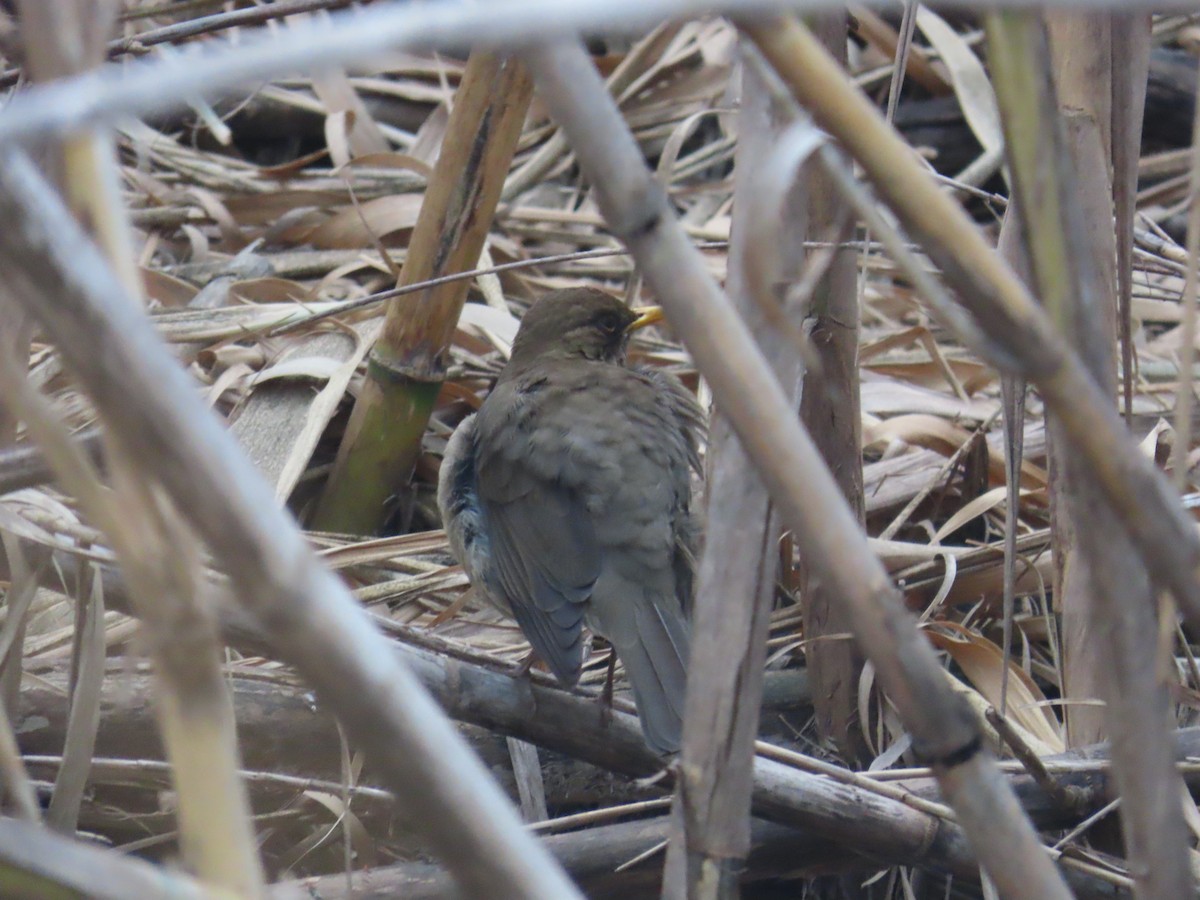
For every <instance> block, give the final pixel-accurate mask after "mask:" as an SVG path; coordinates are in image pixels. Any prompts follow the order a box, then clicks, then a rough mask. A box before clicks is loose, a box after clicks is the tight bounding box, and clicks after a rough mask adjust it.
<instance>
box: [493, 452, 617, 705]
mask: <svg viewBox="0 0 1200 900" xmlns="http://www.w3.org/2000/svg"><path fill="white" fill-rule="evenodd" d="M478 478H479V495H480V498H481V500H482V502H483V506H484V509H485V512H486V516H487V521H488V527H489V534H490V537H491V553H492V561H493V563H494V572H495V575H496V577H497V579H498V581H499V586H500V588H501V589H502V590H503V591H504V594H505V597H506V598H507V600H508V602H509V605H510V606H511V608H512V612H513V617H514V618H515V619H516V620H517V624H518V625H520V626H521V631H522V632H523V633H524V634H525V636H526V637H527V638H528V639H529V643H530V644H531V645H532V646H533V649H534V650H535V651H536V652H537V654H538V655H539V656H540V657H541V658H542V659H544V660H545V661H546V664H547V665H549V666H550V669H551V671H553V672H554V674H555V675H556V676H557V677H558V678H559V679H560V680H561V681H563V682H564V683H566V684H574V683H575V682H576V681H577V680H578V679H579V673H580V669H581V668H582V665H583V652H582V651H583V617H584V603H585V602H586V601H587V599H588V598H589V597H590V596H591V594H592V587H593V586H594V585H595V583H596V578H597V577H598V576H599V574H600V561H601V550H600V547H599V545H598V543H597V541H596V535H595V532H594V529H593V527H592V520H591V517H590V516H589V515H588V514H587V510H586V509H585V508H584V504H583V503H582V501H581V500H579V498H578V497H577V495H576V494H575V492H574V491H572V490H570V489H568V488H566V487H564V486H562V485H561V484H556V483H554V482H551V481H546V480H544V479H542V478H539V477H538V476H537V475H535V474H534V473H532V472H531V471H530V470H529V469H528V468H526V467H525V466H523V465H522V464H521V461H520V460H519V459H514V458H511V457H505V456H496V457H492V458H491V460H490V461H489V464H488V465H486V466H481V467H480V470H479V474H478Z"/></svg>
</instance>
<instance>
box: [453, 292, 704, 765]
mask: <svg viewBox="0 0 1200 900" xmlns="http://www.w3.org/2000/svg"><path fill="white" fill-rule="evenodd" d="M661 318H662V313H661V310H660V309H658V308H657V307H652V308H649V309H644V310H643V309H637V310H635V309H631V308H630V307H628V306H626V305H625V304H624V303H622V302H621V301H620V300H618V299H616V298H615V297H612V296H610V295H609V294H606V293H604V292H603V291H600V290H598V289H595V288H570V289H566V290H559V291H553V292H551V293H548V294H546V295H544V296H543V297H541V298H540V299H538V300H537V301H535V302H534V303H533V304H532V305H531V306H530V307H529V309H528V311H527V312H526V313H525V316H524V318H523V319H522V321H521V324H520V327H519V328H518V330H517V335H516V338H515V339H514V341H513V345H512V353H511V356H510V358H509V360H508V362H507V364H506V365H505V366H504V368H503V370H502V371H501V373H500V375H499V377H498V378H497V380H496V384H495V387H494V388H493V389H492V391H491V392H490V393H489V394H488V396H487V397H486V398H485V399H484V401H483V403H482V405H481V406H480V408H479V410H478V412H477V413H475V414H473V415H471V416H468V417H466V418H465V419H463V421H462V422H461V423H460V424H459V426H458V428H457V429H455V431H454V434H453V435H452V436H451V438H450V440H449V442H448V444H447V446H446V452H445V455H444V457H443V462H442V467H441V472H440V474H439V478H438V506H439V508H440V511H441V514H442V519H443V523H444V525H445V527H446V533H447V538H448V543H449V545H450V549H451V552H452V554H453V555H454V557H455V558H456V559H457V560H458V561H459V562H460V563H461V564H462V566H463V568H464V570H465V571H466V573H467V576H468V578H469V579H470V581H471V583H472V585H473V586H474V588H475V590H476V591H478V592H479V593H480V594H481V595H482V596H483V598H484V599H485V600H487V601H489V602H490V603H492V604H493V605H494V606H496V607H497V608H498V609H500V611H501V612H503V613H506V614H507V615H509V616H510V617H511V618H513V619H515V620H516V622H517V624H518V626H519V627H520V629H521V631H522V633H523V634H524V635H525V637H526V639H527V640H528V641H529V643H530V645H531V647H532V649H533V652H534V654H535V655H536V656H537V657H538V658H540V659H541V660H543V661H544V663H545V664H546V666H547V667H548V668H549V669H550V671H551V672H552V673H553V674H554V675H555V677H556V678H557V679H558V681H559V682H560V683H562V684H564V685H566V686H568V687H569V686H573V685H575V684H576V683H577V682H578V680H579V676H580V672H581V670H582V667H583V662H584V646H585V635H584V625H585V624H586V625H587V627H588V628H589V629H590V630H591V631H592V632H593V633H596V634H599V635H600V636H602V637H604V638H605V639H606V640H607V641H608V642H609V643H610V644H611V645H612V647H613V649H614V651H615V652H616V655H617V658H618V659H619V660H620V661H621V663H622V664H623V665H624V667H625V672H626V675H627V676H628V679H629V683H630V686H631V688H632V691H633V698H634V702H635V704H636V706H637V711H638V718H639V721H640V723H641V728H642V734H643V737H644V739H645V742H646V744H647V746H648V747H649V748H650V749H651V750H653V751H654V752H655V753H657V754H658V755H660V756H664V755H667V754H670V753H674V752H676V751H677V750H678V749H679V746H680V741H681V733H682V721H683V706H684V696H685V689H686V680H687V659H688V649H689V643H690V624H689V616H690V610H691V599H692V598H691V593H692V584H693V576H694V567H695V558H696V554H697V550H698V545H699V541H700V533H701V525H700V519H699V516H698V514H697V513H696V512H694V510H693V509H692V505H693V504H692V490H691V472H693V471H695V472H697V473H699V472H700V441H701V440H702V436H703V433H704V428H705V421H704V415H703V412H702V411H701V409H700V407H699V405H698V404H697V402H696V400H695V398H694V397H693V396H692V395H691V394H690V393H689V392H688V391H687V390H686V388H684V387H683V385H682V384H681V383H680V382H679V381H678V379H676V378H675V377H674V376H672V375H670V374H669V373H667V372H664V371H662V370H661V369H658V368H653V367H633V366H630V365H628V364H627V360H626V350H627V347H628V344H629V338H630V334H631V333H632V332H633V331H635V330H636V329H638V328H641V327H644V326H645V325H648V324H651V323H653V322H656V321H658V320H660V319H661Z"/></svg>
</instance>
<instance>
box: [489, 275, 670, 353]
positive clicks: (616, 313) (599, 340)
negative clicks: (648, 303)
mask: <svg viewBox="0 0 1200 900" xmlns="http://www.w3.org/2000/svg"><path fill="white" fill-rule="evenodd" d="M661 319H662V311H661V310H659V309H658V307H647V308H644V309H630V308H629V307H628V306H626V305H625V304H623V303H622V302H621V301H620V300H618V299H616V298H615V297H611V296H609V295H608V294H606V293H604V292H603V291H598V290H596V289H595V288H570V289H568V290H564V291H553V292H552V293H549V294H546V295H545V296H544V297H542V298H541V299H540V300H538V301H537V302H536V303H534V304H533V305H532V306H531V307H529V311H528V312H527V313H525V318H524V319H522V320H521V327H520V329H519V330H518V331H517V338H516V340H515V341H514V342H513V351H512V362H513V363H514V364H517V365H521V364H528V363H531V362H533V361H534V360H541V359H547V358H551V359H571V358H574V359H578V358H583V359H593V360H602V361H607V362H619V361H621V360H622V359H624V356H625V347H626V346H627V345H628V343H629V335H630V333H631V332H632V331H635V330H636V329H638V328H641V327H643V326H645V325H650V324H652V323H653V322H657V321H659V320H661Z"/></svg>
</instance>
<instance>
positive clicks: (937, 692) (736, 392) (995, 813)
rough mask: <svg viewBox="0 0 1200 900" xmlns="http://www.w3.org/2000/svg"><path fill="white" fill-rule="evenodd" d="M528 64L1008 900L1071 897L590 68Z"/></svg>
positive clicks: (543, 61) (582, 62)
mask: <svg viewBox="0 0 1200 900" xmlns="http://www.w3.org/2000/svg"><path fill="white" fill-rule="evenodd" d="M525 59H526V60H527V62H528V64H529V67H530V70H531V71H532V72H533V74H534V79H535V82H536V83H537V86H538V90H539V92H540V96H541V98H542V100H543V101H544V102H545V103H546V105H547V107H548V108H549V109H550V111H551V114H552V115H553V116H554V118H555V120H556V121H557V122H558V123H559V125H560V127H561V128H562V129H563V130H564V132H565V133H566V134H567V136H568V138H569V139H570V141H571V144H572V146H573V147H574V148H575V153H576V156H577V158H578V159H579V162H580V165H581V166H582V168H583V170H584V172H585V173H586V174H587V175H588V177H589V180H590V181H591V182H592V184H593V185H594V189H595V191H596V194H597V200H598V202H599V204H600V208H601V210H602V212H603V213H604V216H605V219H606V220H607V221H608V223H609V225H610V227H611V228H612V230H613V232H614V234H616V235H617V236H618V237H620V238H621V239H622V240H623V241H625V242H626V243H627V244H628V245H629V247H630V249H631V250H632V252H633V254H634V257H635V258H636V259H637V261H638V263H639V264H640V265H641V267H642V269H643V271H644V272H645V274H646V277H647V279H648V281H649V282H650V284H652V285H653V287H654V289H655V293H656V294H657V296H658V298H659V300H660V302H661V303H662V305H663V307H664V308H665V310H666V312H667V316H668V318H669V319H670V321H671V323H672V325H673V326H674V327H675V329H676V330H677V331H678V332H679V334H680V336H681V337H682V338H683V340H684V343H685V344H686V345H687V347H688V349H689V350H690V351H691V353H692V355H693V357H694V359H695V360H696V364H697V366H698V368H699V369H700V371H701V372H702V373H703V374H704V376H705V377H706V378H707V379H708V381H709V384H710V385H711V387H712V390H713V396H714V397H715V398H716V400H717V403H718V405H719V406H720V408H721V409H722V411H723V413H724V414H725V415H727V416H728V417H729V419H730V421H731V422H732V423H733V426H734V428H735V429H736V431H737V433H738V436H739V437H740V438H741V441H742V444H743V447H744V448H745V449H746V451H747V453H748V454H749V455H750V457H751V459H752V460H753V461H754V462H755V464H756V465H757V466H758V468H759V472H760V474H761V475H762V477H763V481H764V482H765V483H766V484H767V486H768V489H769V490H770V492H771V495H772V497H773V498H774V499H775V500H776V502H777V503H778V504H779V506H780V510H781V514H782V516H783V519H784V522H785V523H786V524H788V525H790V526H791V527H792V528H793V529H794V530H795V533H796V535H797V538H798V539H799V541H800V543H801V547H802V548H803V551H804V552H806V553H808V554H809V555H810V558H811V559H812V560H813V561H814V564H816V565H820V566H822V567H823V568H822V573H823V575H824V577H825V578H827V579H828V581H829V583H830V584H832V585H834V587H835V591H836V593H837V594H838V595H840V597H841V600H842V602H843V603H844V604H845V605H846V609H847V611H848V613H849V616H850V619H851V621H852V622H853V624H854V630H855V636H856V637H857V638H858V641H859V644H860V645H861V646H862V648H863V649H864V651H865V652H866V654H867V656H868V657H869V658H870V659H871V661H872V662H873V663H874V664H875V666H876V669H877V671H878V673H879V681H880V684H881V685H882V686H883V687H884V689H885V690H886V691H887V693H888V695H889V697H890V698H891V699H892V702H893V703H894V704H895V706H896V708H897V709H898V710H899V712H900V714H901V717H902V719H903V720H904V722H905V725H906V726H907V727H908V729H909V731H910V733H912V735H913V745H914V748H915V749H916V750H917V752H918V753H919V754H920V755H921V756H922V757H923V758H924V759H926V760H928V761H929V762H930V764H931V765H932V766H933V768H934V771H935V772H936V774H937V776H938V781H939V784H940V785H941V788H942V791H943V793H944V795H945V796H946V798H947V800H948V801H949V802H950V805H951V806H953V807H954V809H955V812H956V813H957V814H958V816H959V818H960V821H961V824H962V825H963V827H964V828H965V829H966V831H967V833H968V835H970V837H971V841H972V846H973V847H974V849H975V851H976V853H977V854H978V856H979V858H980V860H981V861H982V863H983V865H984V868H985V869H986V870H987V872H988V874H989V876H990V877H991V878H992V879H993V880H994V881H995V882H996V884H997V886H999V887H1000V889H1001V891H1002V892H1003V893H1006V894H1008V895H1010V896H1014V897H1044V898H1067V897H1069V896H1070V891H1068V889H1067V888H1066V886H1065V884H1064V883H1063V881H1062V878H1061V877H1060V876H1059V874H1058V872H1057V871H1056V870H1055V867H1054V865H1053V863H1051V861H1050V859H1049V858H1048V856H1047V855H1046V853H1045V850H1044V849H1043V848H1042V846H1041V844H1040V843H1039V841H1038V839H1037V834H1036V833H1035V832H1034V830H1033V827H1032V826H1031V825H1030V823H1029V820H1028V819H1027V818H1025V816H1024V814H1023V813H1022V811H1021V809H1020V807H1019V805H1018V804H1017V802H1016V798H1015V797H1014V796H1013V793H1012V791H1011V790H1010V789H1009V787H1008V785H1007V784H1006V783H1005V782H1004V780H1003V779H1002V777H1001V775H1000V773H999V770H998V769H997V768H996V765H995V761H994V760H993V759H992V757H991V755H990V753H988V751H987V750H986V749H985V748H984V746H983V741H982V736H981V732H980V726H979V723H978V721H977V720H976V718H975V717H974V715H973V714H972V713H971V712H970V710H969V709H968V708H966V706H965V703H964V701H963V700H962V698H961V697H958V696H957V695H955V694H954V692H953V691H952V689H951V688H950V685H949V684H948V682H947V680H946V677H945V674H944V673H943V672H942V670H941V668H940V667H939V666H938V663H937V659H936V656H935V654H934V652H933V649H932V648H931V647H930V645H929V643H928V641H926V640H925V638H923V637H922V636H921V635H920V634H919V633H918V632H917V631H916V628H915V627H914V620H913V618H912V617H911V616H910V615H909V614H908V613H907V612H906V611H905V610H904V607H903V603H902V600H901V598H900V596H899V594H898V592H897V591H896V590H895V588H894V587H893V586H892V585H891V583H890V581H889V579H888V577H887V573H886V572H885V571H884V569H883V567H882V566H881V565H880V563H879V561H878V560H877V559H876V558H875V557H874V555H873V554H872V553H871V552H870V549H869V548H868V546H867V541H866V537H865V535H864V534H863V533H862V531H861V530H860V528H859V526H858V522H857V521H856V520H855V518H854V516H853V514H852V513H851V512H850V510H849V508H848V507H847V505H846V502H845V499H844V498H843V496H842V494H841V491H840V490H839V489H838V487H837V486H836V484H835V483H834V481H833V479H832V478H831V476H830V475H829V472H828V470H827V469H826V468H825V467H824V464H823V463H822V461H821V459H820V455H819V453H818V452H817V450H816V447H815V446H814V445H813V443H812V439H811V438H810V437H809V436H808V434H807V432H805V431H804V429H803V428H802V427H801V426H800V424H799V423H798V422H797V421H796V418H795V415H794V413H793V412H792V410H791V409H790V407H789V405H788V402H787V398H786V396H785V395H784V393H783V391H782V389H781V388H780V386H779V384H778V382H777V381H775V378H774V375H773V374H772V372H771V369H770V367H769V366H768V365H767V363H766V362H765V360H763V358H762V356H761V354H760V353H759V351H758V348H757V347H756V346H755V344H754V341H753V339H752V338H751V337H750V334H749V332H748V331H747V329H746V326H745V324H744V323H743V322H742V321H741V319H740V318H739V317H738V315H737V313H736V312H734V310H733V308H732V307H731V306H730V304H729V301H728V300H727V299H726V298H725V296H724V295H723V294H722V292H721V290H720V288H718V287H717V285H716V283H715V282H714V281H713V279H712V277H711V276H710V275H709V274H708V271H707V269H706V267H705V266H704V263H703V260H702V257H701V256H700V254H699V252H698V251H697V250H696V249H695V248H694V247H692V245H691V243H690V242H689V241H688V239H687V236H686V235H685V234H684V232H683V229H682V228H681V227H680V226H679V223H678V221H677V220H676V219H675V217H674V214H673V212H672V211H671V208H670V205H669V203H668V201H667V197H666V195H665V193H664V192H663V190H662V188H661V186H660V185H658V184H657V182H656V181H655V180H654V179H653V177H652V176H651V175H650V174H649V173H648V172H647V170H646V165H645V162H644V161H643V159H642V156H641V153H640V151H639V150H638V147H637V144H636V142H635V141H634V139H633V137H632V135H631V134H630V132H629V130H628V128H627V127H626V125H625V123H624V121H623V119H622V118H621V114H620V111H619V110H618V109H617V108H616V106H615V104H614V103H613V102H612V100H611V98H609V97H608V95H607V94H606V92H605V91H604V87H603V82H602V81H601V79H600V76H599V73H597V72H596V70H595V67H594V66H593V65H592V63H591V60H590V59H589V58H588V56H587V54H586V53H585V52H584V50H583V48H582V47H581V46H579V45H577V44H561V45H556V46H544V47H539V48H536V49H534V50H530V51H529V52H527V54H526V56H525Z"/></svg>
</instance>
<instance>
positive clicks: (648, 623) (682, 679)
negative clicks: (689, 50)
mask: <svg viewBox="0 0 1200 900" xmlns="http://www.w3.org/2000/svg"><path fill="white" fill-rule="evenodd" d="M636 616H637V638H636V639H635V640H632V641H630V642H628V643H627V644H626V645H625V646H619V647H617V656H618V657H619V658H620V660H621V662H622V663H623V664H624V666H625V672H626V674H627V675H628V676H629V683H630V685H631V686H632V687H633V699H634V701H635V702H636V703H637V710H638V718H639V719H640V720H641V723H642V734H643V735H644V736H645V738H646V744H647V745H648V746H649V747H650V749H651V750H653V751H654V752H655V753H658V754H660V755H661V754H667V753H674V752H675V751H677V750H678V749H679V745H680V742H681V740H682V736H683V703H684V693H685V689H686V687H687V660H688V651H689V646H690V643H691V641H690V634H689V628H688V623H687V621H686V620H685V619H684V617H683V613H682V611H680V610H679V609H678V608H677V606H676V605H675V603H674V598H671V599H670V600H667V601H666V602H663V601H661V600H659V601H658V602H655V600H654V599H649V598H648V601H647V602H643V603H639V604H637V607H636ZM623 643H624V642H623Z"/></svg>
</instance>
